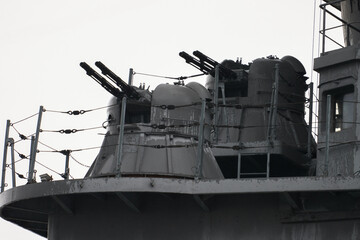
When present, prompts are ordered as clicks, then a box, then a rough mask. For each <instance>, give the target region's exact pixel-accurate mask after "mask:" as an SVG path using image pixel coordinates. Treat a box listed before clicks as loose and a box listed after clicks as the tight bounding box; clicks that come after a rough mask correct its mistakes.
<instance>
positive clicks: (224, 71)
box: [193, 51, 237, 78]
mask: <svg viewBox="0 0 360 240" xmlns="http://www.w3.org/2000/svg"><path fill="white" fill-rule="evenodd" d="M193 54H194V56H196V57H198V58H199V59H200V61H204V62H206V63H208V64H209V65H211V66H212V67H213V68H215V67H216V66H217V65H219V68H220V74H222V75H224V76H225V77H228V78H236V77H237V74H236V73H235V72H234V71H233V70H231V69H229V68H227V67H225V66H223V65H222V64H220V63H218V62H217V61H215V60H213V59H211V58H209V57H208V56H206V55H205V54H203V53H202V52H200V51H194V52H193Z"/></svg>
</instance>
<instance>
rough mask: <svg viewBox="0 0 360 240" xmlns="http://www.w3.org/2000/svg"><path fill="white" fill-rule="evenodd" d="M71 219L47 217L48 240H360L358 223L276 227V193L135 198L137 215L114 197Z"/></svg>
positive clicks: (80, 209) (79, 208)
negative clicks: (200, 199) (199, 199)
mask: <svg viewBox="0 0 360 240" xmlns="http://www.w3.org/2000/svg"><path fill="white" fill-rule="evenodd" d="M78 200H79V202H78V203H77V202H76V203H75V205H76V213H75V215H74V216H71V215H69V214H66V213H64V212H55V213H53V214H51V215H50V216H49V238H48V239H51V240H58V239H69V240H72V239H88V240H92V239H139V240H140V239H266V240H269V239H274V240H275V239H276V240H278V239H282V240H287V239H294V240H300V239H309V240H315V239H317V240H318V239H327V240H335V239H336V240H340V239H341V240H343V239H353V240H355V239H358V238H359V237H360V235H359V231H360V221H359V220H346V221H342V222H310V223H282V222H281V212H280V211H279V208H280V206H281V204H280V203H279V197H278V195H277V194H265V195H264V194H252V195H221V196H216V197H214V198H210V199H208V200H207V201H206V203H207V205H208V207H209V209H210V210H209V212H206V211H204V210H203V209H201V208H200V207H199V206H198V205H197V204H196V202H195V201H194V199H193V197H192V196H184V195H166V196H164V195H152V194H146V195H142V196H141V202H140V206H141V212H140V213H137V212H134V211H132V210H131V209H129V208H127V207H126V206H125V205H124V204H123V203H121V201H119V199H117V198H116V197H114V196H107V199H106V200H98V199H95V198H92V199H81V197H79V199H78Z"/></svg>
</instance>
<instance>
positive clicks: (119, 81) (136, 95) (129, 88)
mask: <svg viewBox="0 0 360 240" xmlns="http://www.w3.org/2000/svg"><path fill="white" fill-rule="evenodd" d="M95 65H96V66H97V67H98V68H100V70H101V73H102V74H104V75H105V76H106V77H108V78H109V79H110V80H111V81H113V82H114V83H115V84H116V85H117V86H118V87H119V88H121V89H122V90H123V91H124V93H125V94H126V95H127V96H128V97H130V98H135V99H139V98H140V97H141V95H140V94H139V93H138V92H137V91H136V90H135V88H134V87H132V86H130V85H128V84H127V83H126V82H125V81H123V80H122V79H121V78H120V77H119V76H117V75H116V74H115V73H114V72H113V71H111V70H110V69H109V68H108V67H106V66H105V65H104V64H103V63H102V62H100V61H97V62H95Z"/></svg>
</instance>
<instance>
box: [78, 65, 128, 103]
mask: <svg viewBox="0 0 360 240" xmlns="http://www.w3.org/2000/svg"><path fill="white" fill-rule="evenodd" d="M80 67H82V68H83V69H84V70H85V71H86V74H87V75H89V76H90V77H91V78H92V79H94V80H95V81H96V82H97V83H99V84H100V85H101V86H102V87H103V88H105V90H106V91H108V92H109V93H111V94H112V95H114V96H115V97H122V96H123V95H124V94H123V93H122V92H121V91H120V90H119V89H117V88H115V87H114V86H113V85H112V84H111V83H109V82H108V81H107V80H106V79H105V78H104V77H102V76H101V75H100V74H99V73H98V72H96V71H95V70H94V69H92V68H91V67H90V66H89V65H88V64H87V63H86V62H81V63H80Z"/></svg>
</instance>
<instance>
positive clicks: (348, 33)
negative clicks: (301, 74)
mask: <svg viewBox="0 0 360 240" xmlns="http://www.w3.org/2000/svg"><path fill="white" fill-rule="evenodd" d="M343 1H345V0H335V1H330V2H327V3H324V4H321V5H320V6H319V7H320V8H321V9H322V10H323V11H324V12H323V29H322V30H320V31H319V32H320V34H322V35H323V38H322V53H324V52H325V39H326V38H328V39H330V40H331V41H332V42H334V43H336V44H337V45H339V46H341V47H344V46H342V45H341V44H339V43H338V42H336V41H335V40H333V39H332V38H330V37H328V36H326V31H327V30H332V29H334V28H336V27H333V28H328V29H327V28H326V13H328V14H329V15H330V16H332V17H334V18H335V19H336V20H338V21H340V22H341V23H342V24H343V25H340V26H346V36H347V39H346V41H347V45H348V46H349V45H350V39H349V35H350V29H353V30H355V31H357V32H358V33H360V29H359V28H357V27H355V26H353V25H352V24H351V23H348V22H346V21H345V20H343V19H341V18H340V17H338V16H336V15H335V14H334V13H332V12H330V11H329V10H327V9H326V6H328V5H333V4H335V3H340V2H343ZM337 27H338V26H337Z"/></svg>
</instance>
